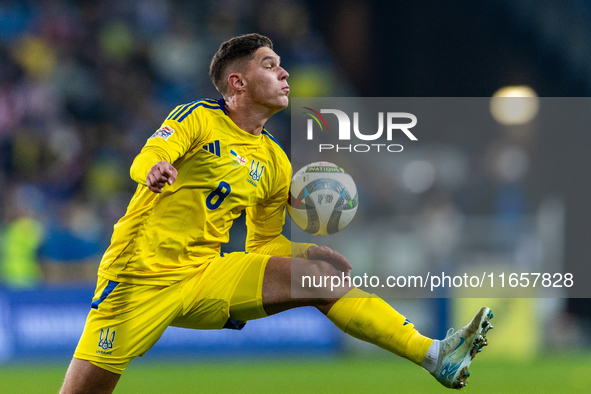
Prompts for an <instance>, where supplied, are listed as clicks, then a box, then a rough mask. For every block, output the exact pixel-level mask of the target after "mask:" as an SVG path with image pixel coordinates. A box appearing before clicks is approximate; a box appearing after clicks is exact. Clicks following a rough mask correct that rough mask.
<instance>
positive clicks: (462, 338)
mask: <svg viewBox="0 0 591 394" xmlns="http://www.w3.org/2000/svg"><path fill="white" fill-rule="evenodd" d="M492 318H493V314H492V311H491V310H490V308H487V307H482V308H480V310H479V311H478V313H477V314H476V316H474V318H473V319H472V321H471V322H470V323H469V324H468V325H467V326H466V327H464V328H461V329H460V330H458V331H456V332H455V333H454V329H453V328H450V329H449V331H448V332H447V335H446V336H445V339H444V340H443V341H440V342H439V358H438V361H437V367H436V368H435V372H433V373H432V375H433V376H435V379H437V380H438V381H439V383H441V384H442V385H444V386H445V387H449V388H452V389H461V388H462V387H465V386H466V379H467V378H468V376H470V372H468V367H469V366H470V363H471V362H472V359H473V358H474V357H475V356H476V354H478V353H480V352H481V351H482V348H483V347H484V346H486V345H487V343H486V333H487V332H488V330H490V329H492V328H493V326H492V324H490V319H492Z"/></svg>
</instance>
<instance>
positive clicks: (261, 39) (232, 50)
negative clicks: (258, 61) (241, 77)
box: [209, 33, 273, 94]
mask: <svg viewBox="0 0 591 394" xmlns="http://www.w3.org/2000/svg"><path fill="white" fill-rule="evenodd" d="M261 47H268V48H270V49H273V43H272V42H271V40H270V39H269V38H268V37H265V36H263V35H261V34H257V33H250V34H245V35H242V36H238V37H234V38H231V39H229V40H228V41H226V42H224V43H222V45H220V49H218V51H217V52H216V54H215V55H214V56H213V59H211V65H210V66H209V77H210V78H211V81H212V82H213V84H214V86H215V88H216V89H217V90H218V91H219V92H220V93H222V94H224V93H225V92H226V90H227V88H228V81H226V79H225V78H224V74H225V73H226V70H227V69H228V66H230V65H231V64H233V63H234V62H235V61H236V60H241V59H248V60H250V59H252V58H253V56H254V53H255V52H256V50H257V49H259V48H261Z"/></svg>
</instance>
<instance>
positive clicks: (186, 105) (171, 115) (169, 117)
mask: <svg viewBox="0 0 591 394" xmlns="http://www.w3.org/2000/svg"><path fill="white" fill-rule="evenodd" d="M196 102H197V101H193V102H191V103H188V104H182V105H181V106H180V107H179V108H178V109H177V110H176V111H174V112H173V113H171V114H170V115H169V116H168V118H166V120H169V119H172V118H174V117H176V116H178V114H179V113H181V112H183V111H184V110H185V108H187V107H188V106H189V105H191V104H195V103H196Z"/></svg>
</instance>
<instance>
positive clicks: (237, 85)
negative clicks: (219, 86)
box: [228, 73, 246, 91]
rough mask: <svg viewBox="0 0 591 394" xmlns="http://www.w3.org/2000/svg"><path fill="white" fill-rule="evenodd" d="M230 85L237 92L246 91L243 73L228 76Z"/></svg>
mask: <svg viewBox="0 0 591 394" xmlns="http://www.w3.org/2000/svg"><path fill="white" fill-rule="evenodd" d="M228 85H229V86H230V88H231V89H233V90H237V91H244V90H245V87H246V86H245V83H244V78H243V77H242V74H241V73H231V74H230V75H228Z"/></svg>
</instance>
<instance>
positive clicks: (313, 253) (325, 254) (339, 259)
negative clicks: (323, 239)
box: [307, 245, 353, 276]
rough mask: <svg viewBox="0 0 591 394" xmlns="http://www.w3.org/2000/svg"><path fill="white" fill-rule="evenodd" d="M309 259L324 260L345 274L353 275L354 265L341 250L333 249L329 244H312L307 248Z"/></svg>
mask: <svg viewBox="0 0 591 394" xmlns="http://www.w3.org/2000/svg"><path fill="white" fill-rule="evenodd" d="M307 252H308V259H309V260H323V261H326V262H327V263H329V264H330V265H332V266H333V267H335V268H336V269H338V270H339V271H342V272H343V273H344V274H345V276H349V275H351V270H352V269H353V266H352V265H351V263H349V261H348V260H347V259H346V258H345V257H344V256H343V255H342V254H340V253H339V252H337V251H335V250H332V249H331V248H329V247H328V246H316V245H314V246H310V247H309V248H308V250H307Z"/></svg>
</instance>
